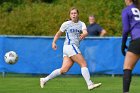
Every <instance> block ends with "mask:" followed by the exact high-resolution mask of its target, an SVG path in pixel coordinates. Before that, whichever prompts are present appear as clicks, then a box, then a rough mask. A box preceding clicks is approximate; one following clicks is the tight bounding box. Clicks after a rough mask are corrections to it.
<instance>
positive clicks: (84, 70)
mask: <svg viewBox="0 0 140 93" xmlns="http://www.w3.org/2000/svg"><path fill="white" fill-rule="evenodd" d="M81 73H82V76H83V77H84V79H85V81H86V83H87V85H90V84H92V81H91V80H90V73H89V71H88V68H87V67H82V68H81Z"/></svg>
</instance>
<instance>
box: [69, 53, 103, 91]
mask: <svg viewBox="0 0 140 93" xmlns="http://www.w3.org/2000/svg"><path fill="white" fill-rule="evenodd" d="M71 59H72V60H73V61H74V62H77V63H78V64H79V65H80V66H81V73H82V76H83V77H84V79H85V81H86V83H87V86H88V89H89V90H91V89H93V88H96V87H98V86H100V85H101V83H98V84H93V82H92V81H91V80H90V73H89V70H88V68H87V64H86V61H85V59H84V57H83V56H82V54H81V53H79V54H76V55H74V56H72V57H71Z"/></svg>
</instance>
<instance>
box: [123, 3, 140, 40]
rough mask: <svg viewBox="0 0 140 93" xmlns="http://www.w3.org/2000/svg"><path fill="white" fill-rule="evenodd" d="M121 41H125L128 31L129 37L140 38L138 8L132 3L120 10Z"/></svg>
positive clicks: (139, 13)
mask: <svg viewBox="0 0 140 93" xmlns="http://www.w3.org/2000/svg"><path fill="white" fill-rule="evenodd" d="M122 25H123V42H126V40H127V37H128V33H130V35H131V39H132V40H135V39H137V38H140V10H139V9H137V8H136V7H135V5H134V4H132V5H130V6H127V7H126V8H124V9H123V11H122Z"/></svg>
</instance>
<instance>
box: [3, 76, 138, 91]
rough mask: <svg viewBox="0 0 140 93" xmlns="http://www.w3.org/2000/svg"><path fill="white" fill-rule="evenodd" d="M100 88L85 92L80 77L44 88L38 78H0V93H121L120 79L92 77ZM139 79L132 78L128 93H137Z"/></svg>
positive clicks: (84, 86) (56, 82)
mask: <svg viewBox="0 0 140 93" xmlns="http://www.w3.org/2000/svg"><path fill="white" fill-rule="evenodd" d="M91 79H92V80H94V82H101V83H102V86H101V87H99V88H96V89H94V90H92V91H88V90H87V86H86V84H85V81H84V79H83V78H82V77H81V76H73V77H71V76H70V77H69V76H64V77H58V78H55V79H53V80H51V81H49V82H48V83H47V84H46V86H45V88H43V89H41V88H40V86H39V77H5V78H2V77H0V93H122V77H118V76H117V77H114V78H113V77H111V76H101V77H100V76H94V77H93V76H92V77H91ZM139 84H140V78H139V77H138V76H135V77H133V79H132V84H131V91H130V93H139V90H140V89H139Z"/></svg>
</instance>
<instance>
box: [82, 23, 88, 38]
mask: <svg viewBox="0 0 140 93" xmlns="http://www.w3.org/2000/svg"><path fill="white" fill-rule="evenodd" d="M87 35H88V31H87V27H86V25H85V23H82V33H81V34H80V40H82V39H84V38H85V37H86V36H87Z"/></svg>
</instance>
